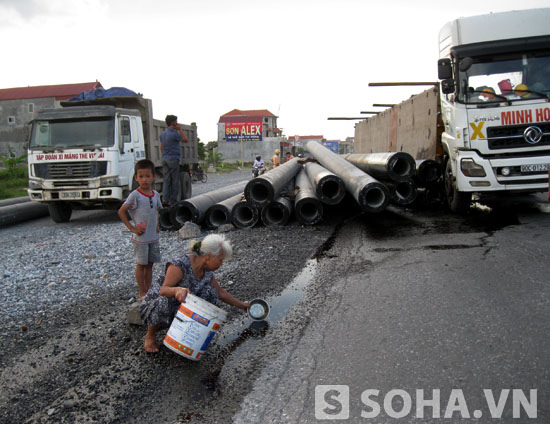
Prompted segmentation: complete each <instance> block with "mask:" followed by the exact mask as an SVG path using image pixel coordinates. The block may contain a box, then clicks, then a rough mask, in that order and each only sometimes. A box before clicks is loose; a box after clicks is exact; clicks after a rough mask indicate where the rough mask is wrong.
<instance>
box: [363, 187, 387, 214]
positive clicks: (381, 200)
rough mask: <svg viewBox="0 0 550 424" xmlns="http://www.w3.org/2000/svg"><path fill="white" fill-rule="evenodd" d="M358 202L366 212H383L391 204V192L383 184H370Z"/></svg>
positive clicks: (364, 188) (364, 189)
mask: <svg viewBox="0 0 550 424" xmlns="http://www.w3.org/2000/svg"><path fill="white" fill-rule="evenodd" d="M358 200H359V206H360V207H361V209H362V210H364V211H365V212H371V213H377V212H382V211H383V210H384V209H385V208H386V206H387V205H388V203H389V200H390V192H389V190H388V188H387V187H386V186H385V185H384V184H382V183H379V182H375V183H370V184H368V185H366V186H364V187H363V188H362V189H361V191H360V192H359V199H358Z"/></svg>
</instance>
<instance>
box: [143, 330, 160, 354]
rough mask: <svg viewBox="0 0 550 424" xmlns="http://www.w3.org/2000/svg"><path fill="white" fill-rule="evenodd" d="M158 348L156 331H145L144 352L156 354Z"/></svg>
mask: <svg viewBox="0 0 550 424" xmlns="http://www.w3.org/2000/svg"><path fill="white" fill-rule="evenodd" d="M158 351H159V347H158V346H157V337H156V331H152V330H151V328H149V329H148V330H147V334H146V335H145V352H147V353H158Z"/></svg>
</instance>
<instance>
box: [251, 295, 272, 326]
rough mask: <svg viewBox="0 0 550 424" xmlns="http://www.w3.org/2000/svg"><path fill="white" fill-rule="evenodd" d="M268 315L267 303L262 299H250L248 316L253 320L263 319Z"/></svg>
mask: <svg viewBox="0 0 550 424" xmlns="http://www.w3.org/2000/svg"><path fill="white" fill-rule="evenodd" d="M268 315H269V304H268V303H267V302H266V301H265V300H263V299H260V298H258V299H254V300H251V301H250V307H249V308H248V316H249V317H250V318H252V319H253V320H255V321H263V320H264V319H266V318H267V317H268Z"/></svg>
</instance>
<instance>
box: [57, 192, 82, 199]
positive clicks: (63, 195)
mask: <svg viewBox="0 0 550 424" xmlns="http://www.w3.org/2000/svg"><path fill="white" fill-rule="evenodd" d="M61 198H62V199H80V191H62V192H61Z"/></svg>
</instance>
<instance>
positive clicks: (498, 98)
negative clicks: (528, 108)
mask: <svg viewBox="0 0 550 424" xmlns="http://www.w3.org/2000/svg"><path fill="white" fill-rule="evenodd" d="M469 61H471V65H470V64H469V63H467V62H469ZM462 62H463V66H462V68H463V69H464V70H459V71H458V84H459V96H458V100H459V101H461V102H464V103H487V102H497V103H498V102H502V101H521V100H533V99H537V98H538V99H540V98H550V97H549V96H550V50H545V51H537V52H530V53H515V54H506V55H504V54H503V55H487V56H478V57H472V58H464V59H462ZM464 64H465V66H464ZM460 67H461V66H460V65H459V68H460Z"/></svg>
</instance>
